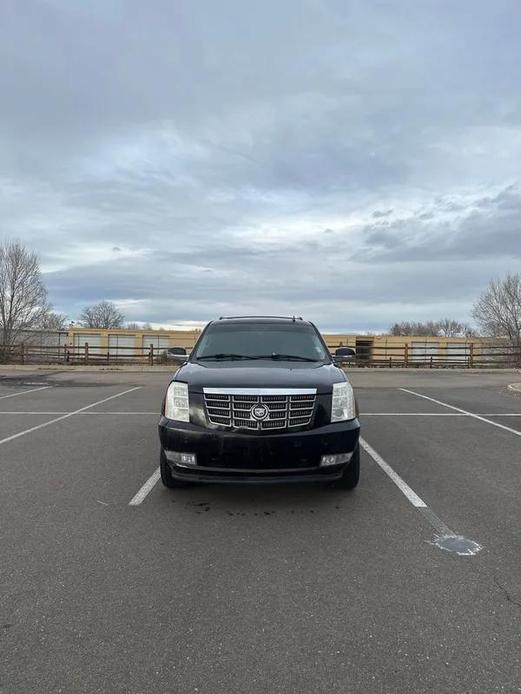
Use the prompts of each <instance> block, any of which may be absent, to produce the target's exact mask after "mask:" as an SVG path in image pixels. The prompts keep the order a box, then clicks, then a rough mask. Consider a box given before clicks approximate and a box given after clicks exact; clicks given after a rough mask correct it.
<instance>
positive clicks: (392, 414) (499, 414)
mask: <svg viewBox="0 0 521 694" xmlns="http://www.w3.org/2000/svg"><path fill="white" fill-rule="evenodd" d="M475 414H476V416H478V417H521V412H490V413H487V412H485V413H483V412H476V413H475ZM473 416H474V414H466V413H464V412H361V413H360V417H473Z"/></svg>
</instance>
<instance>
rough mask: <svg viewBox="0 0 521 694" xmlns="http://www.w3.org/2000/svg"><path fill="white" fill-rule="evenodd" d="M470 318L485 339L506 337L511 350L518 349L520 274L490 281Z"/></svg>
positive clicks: (520, 326) (520, 329)
mask: <svg viewBox="0 0 521 694" xmlns="http://www.w3.org/2000/svg"><path fill="white" fill-rule="evenodd" d="M472 315H473V316H474V318H475V319H476V321H477V322H478V323H479V324H480V326H481V328H482V330H483V333H484V334H485V335H492V336H493V337H508V339H509V341H510V343H511V345H512V346H514V347H521V274H519V273H516V274H508V275H506V277H504V278H503V279H497V280H492V281H491V282H490V284H489V285H488V287H487V288H486V289H485V291H484V292H483V293H482V294H481V296H480V298H479V299H478V301H477V302H476V304H475V305H474V309H473V311H472Z"/></svg>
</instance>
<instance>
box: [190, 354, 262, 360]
mask: <svg viewBox="0 0 521 694" xmlns="http://www.w3.org/2000/svg"><path fill="white" fill-rule="evenodd" d="M258 358H259V357H250V356H248V355H247V354H233V353H227V352H219V353H218V354H205V355H204V356H202V357H196V359H197V361H203V360H204V359H258Z"/></svg>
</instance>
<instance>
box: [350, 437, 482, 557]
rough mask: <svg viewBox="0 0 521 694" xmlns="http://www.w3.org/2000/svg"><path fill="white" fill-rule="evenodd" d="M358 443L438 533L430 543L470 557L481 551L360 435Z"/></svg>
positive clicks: (479, 547)
mask: <svg viewBox="0 0 521 694" xmlns="http://www.w3.org/2000/svg"><path fill="white" fill-rule="evenodd" d="M360 445H361V446H362V448H363V449H364V451H365V452H366V453H367V454H368V455H369V456H370V457H371V458H372V459H373V460H374V462H375V463H376V464H377V465H378V466H379V467H380V468H381V469H382V470H383V471H384V472H385V474H386V475H388V477H389V478H390V479H391V480H392V481H393V482H394V483H395V485H396V486H397V487H398V489H399V490H400V491H401V492H402V494H403V495H404V496H405V497H406V498H407V500H408V501H409V502H410V503H411V504H412V505H413V506H414V508H415V509H417V510H418V511H419V512H420V513H421V514H422V516H423V517H424V518H425V519H426V520H427V521H428V522H429V523H430V524H431V526H432V527H433V528H434V530H436V532H437V533H438V534H437V535H435V536H434V538H433V542H432V543H431V544H433V545H435V546H436V547H438V548H439V549H442V550H444V551H447V552H453V553H455V554H458V555H459V556H465V557H472V556H475V555H476V554H478V552H480V551H481V549H482V547H481V545H480V544H478V543H477V542H475V541H474V540H469V539H467V538H466V537H463V535H458V534H457V533H455V532H454V531H453V530H451V529H450V528H449V526H448V525H446V524H445V523H444V522H443V521H442V520H441V518H439V516H437V515H436V514H435V513H434V511H433V510H432V509H431V508H429V507H428V506H427V504H426V503H425V501H423V499H421V498H420V497H419V496H418V494H416V492H415V491H413V490H412V489H411V488H410V487H409V485H408V484H407V482H405V481H404V480H403V479H402V478H401V477H400V475H399V474H398V473H397V472H395V471H394V470H393V468H392V467H391V466H390V465H389V463H387V462H386V461H385V460H384V459H383V458H382V456H381V455H380V454H379V453H377V452H376V451H375V450H374V448H373V447H372V446H370V445H369V444H368V443H367V441H366V440H365V439H363V438H362V437H360Z"/></svg>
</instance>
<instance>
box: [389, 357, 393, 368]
mask: <svg viewBox="0 0 521 694" xmlns="http://www.w3.org/2000/svg"><path fill="white" fill-rule="evenodd" d="M389 368H390V369H392V368H393V358H392V356H390V357H389Z"/></svg>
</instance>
